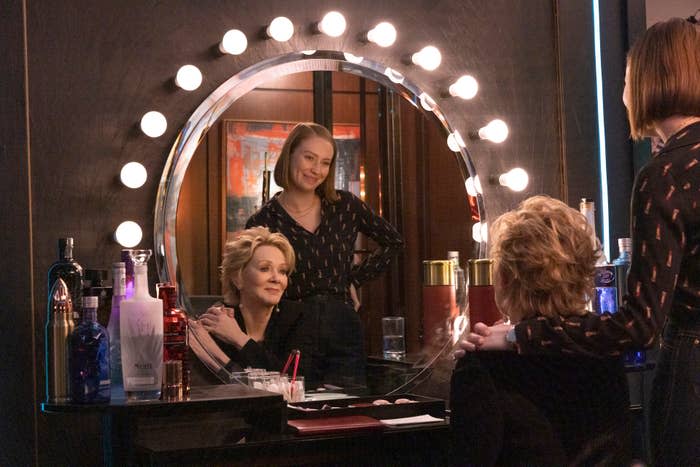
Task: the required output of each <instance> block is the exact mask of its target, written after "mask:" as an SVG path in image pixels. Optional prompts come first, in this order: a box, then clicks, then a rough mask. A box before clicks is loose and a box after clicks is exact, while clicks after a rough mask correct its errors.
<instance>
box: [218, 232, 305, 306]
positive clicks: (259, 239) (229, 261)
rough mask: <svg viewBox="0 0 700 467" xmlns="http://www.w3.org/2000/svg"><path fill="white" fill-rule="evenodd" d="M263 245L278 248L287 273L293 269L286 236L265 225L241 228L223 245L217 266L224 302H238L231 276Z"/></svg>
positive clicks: (292, 256) (241, 268)
mask: <svg viewBox="0 0 700 467" xmlns="http://www.w3.org/2000/svg"><path fill="white" fill-rule="evenodd" d="M264 245H269V246H274V247H276V248H277V249H279V250H280V251H281V252H282V254H283V255H284V259H285V261H286V262H287V265H288V266H289V273H291V272H292V271H293V270H294V263H295V256H294V249H293V248H292V245H291V244H290V243H289V240H287V237H285V236H284V235H282V234H281V233H272V232H270V230H269V229H268V228H267V227H252V228H250V229H246V230H242V231H241V232H239V233H238V234H237V236H236V238H235V239H234V240H232V241H230V242H228V243H226V245H224V254H223V260H222V261H221V267H220V268H219V269H220V270H221V292H222V295H223V297H224V303H227V304H231V305H234V304H237V303H238V302H239V300H240V291H239V290H238V287H236V285H235V284H234V283H233V278H234V277H235V276H236V274H238V273H239V272H241V271H242V270H243V268H245V267H246V265H247V264H248V263H249V262H250V260H251V258H252V257H253V255H254V254H255V250H256V249H257V248H258V247H260V246H264Z"/></svg>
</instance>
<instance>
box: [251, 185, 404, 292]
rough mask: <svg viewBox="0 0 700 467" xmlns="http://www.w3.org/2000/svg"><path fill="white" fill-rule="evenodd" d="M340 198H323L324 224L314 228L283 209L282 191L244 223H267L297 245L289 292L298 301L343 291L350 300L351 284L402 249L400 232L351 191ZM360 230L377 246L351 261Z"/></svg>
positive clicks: (382, 266) (366, 277) (381, 266)
mask: <svg viewBox="0 0 700 467" xmlns="http://www.w3.org/2000/svg"><path fill="white" fill-rule="evenodd" d="M338 195H339V197H340V198H339V199H338V201H336V202H330V201H327V200H325V199H323V198H322V199H321V223H320V225H319V226H318V228H317V229H316V232H309V231H308V230H306V229H305V228H304V227H302V226H301V225H299V224H298V223H297V222H296V221H295V220H294V219H293V218H292V217H291V216H290V215H289V214H288V213H287V211H285V210H284V208H282V206H281V205H280V203H279V201H278V197H279V193H278V194H276V195H275V196H273V197H272V199H271V200H270V201H268V202H267V203H266V204H265V205H264V206H263V207H262V208H260V210H258V212H256V213H255V214H253V215H252V216H251V217H250V219H248V222H246V228H250V227H253V226H265V227H268V228H269V229H270V230H272V231H273V232H281V233H282V234H284V235H285V236H286V237H287V239H289V242H290V243H291V244H292V246H293V247H294V252H295V253H296V266H295V268H294V272H293V273H292V274H291V276H290V277H289V286H288V287H287V291H286V292H285V297H286V298H288V299H290V300H299V299H302V298H304V297H308V296H311V295H339V296H342V297H344V299H345V300H346V301H348V300H349V287H350V284H353V285H355V286H356V287H359V286H361V285H362V284H363V283H365V282H367V281H368V280H370V279H372V278H374V277H376V276H377V275H379V273H381V272H382V271H383V270H384V269H386V267H387V266H388V265H389V263H390V262H391V259H392V258H393V257H394V256H395V255H396V254H397V253H398V252H399V250H400V249H401V247H402V244H403V241H402V239H401V235H400V234H399V233H398V232H397V231H396V229H395V228H394V227H393V226H392V225H391V224H390V223H389V222H387V221H386V220H384V219H383V218H381V217H379V216H377V215H376V214H374V212H372V210H371V209H370V208H369V206H367V205H366V204H365V203H364V202H363V201H362V200H360V199H359V198H357V197H356V196H355V195H353V194H352V193H349V192H347V191H341V190H338ZM358 232H362V233H363V234H365V235H367V236H368V237H369V238H371V239H372V240H374V241H375V242H376V243H377V245H378V246H377V248H376V249H375V250H374V251H373V252H372V254H370V255H369V256H368V257H366V258H365V259H364V260H363V261H362V262H361V263H359V264H353V255H354V251H355V239H356V238H357V234H358Z"/></svg>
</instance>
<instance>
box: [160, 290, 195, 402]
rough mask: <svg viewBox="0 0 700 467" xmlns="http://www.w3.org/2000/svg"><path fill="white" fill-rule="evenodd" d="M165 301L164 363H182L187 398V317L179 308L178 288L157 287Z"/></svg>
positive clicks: (183, 384) (183, 382) (188, 385)
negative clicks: (171, 361)
mask: <svg viewBox="0 0 700 467" xmlns="http://www.w3.org/2000/svg"><path fill="white" fill-rule="evenodd" d="M156 288H157V289H158V297H159V298H160V299H161V300H163V361H168V360H178V361H180V362H182V365H181V368H182V377H181V379H182V386H183V388H184V393H185V396H187V395H188V393H189V387H190V384H189V368H188V365H187V349H188V345H187V315H186V314H185V312H184V311H183V310H182V309H181V308H178V306H177V288H176V287H175V286H174V285H172V284H170V283H167V282H166V283H160V284H158V285H157V287H156Z"/></svg>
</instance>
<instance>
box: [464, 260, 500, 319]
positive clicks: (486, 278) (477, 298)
mask: <svg viewBox="0 0 700 467" xmlns="http://www.w3.org/2000/svg"><path fill="white" fill-rule="evenodd" d="M468 265H469V290H468V291H467V295H468V298H469V325H470V326H474V325H475V324H476V323H484V324H486V325H487V326H492V325H493V324H494V323H495V322H496V321H498V320H500V319H503V315H501V312H500V310H499V309H498V306H496V298H495V293H494V289H493V260H492V259H470V260H469V261H468Z"/></svg>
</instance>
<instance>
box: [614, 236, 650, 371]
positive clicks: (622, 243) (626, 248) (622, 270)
mask: <svg viewBox="0 0 700 467" xmlns="http://www.w3.org/2000/svg"><path fill="white" fill-rule="evenodd" d="M617 247H618V250H620V254H619V256H618V257H617V258H615V260H614V261H613V264H614V265H615V274H616V275H617V303H618V304H622V303H623V297H624V296H625V295H627V290H628V289H627V275H628V274H629V270H630V264H632V239H631V238H627V237H624V238H618V239H617ZM624 359H625V363H627V364H631V365H641V364H643V363H644V362H646V360H647V355H646V352H645V351H644V350H631V351H629V352H626V353H625V356H624Z"/></svg>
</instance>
